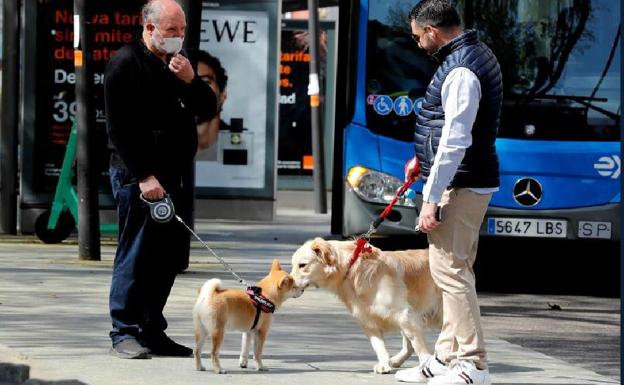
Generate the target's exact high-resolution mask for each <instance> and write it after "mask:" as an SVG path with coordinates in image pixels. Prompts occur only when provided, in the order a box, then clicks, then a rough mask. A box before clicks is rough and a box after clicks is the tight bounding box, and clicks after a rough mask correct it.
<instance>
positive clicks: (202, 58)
mask: <svg viewBox="0 0 624 385" xmlns="http://www.w3.org/2000/svg"><path fill="white" fill-rule="evenodd" d="M194 59H195V60H196V61H197V63H204V64H206V65H207V66H208V67H210V68H212V70H213V71H214V73H215V76H216V78H217V79H216V81H217V86H218V87H219V90H221V91H223V90H224V89H225V87H227V81H228V76H227V73H226V72H225V68H223V66H222V65H221V61H220V60H219V59H217V58H216V57H214V56H212V55H211V54H209V53H208V52H206V51H202V50H197V51H196V52H195V57H194Z"/></svg>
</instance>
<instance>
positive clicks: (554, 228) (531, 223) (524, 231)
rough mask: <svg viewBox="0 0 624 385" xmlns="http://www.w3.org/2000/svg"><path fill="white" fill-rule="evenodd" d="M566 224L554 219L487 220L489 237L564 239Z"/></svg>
mask: <svg viewBox="0 0 624 385" xmlns="http://www.w3.org/2000/svg"><path fill="white" fill-rule="evenodd" d="M567 230H568V222H567V221H561V220H556V219H531V218H488V229H487V232H488V234H489V235H507V236H511V237H543V238H565V237H566V236H567Z"/></svg>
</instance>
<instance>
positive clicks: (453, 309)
mask: <svg viewBox="0 0 624 385" xmlns="http://www.w3.org/2000/svg"><path fill="white" fill-rule="evenodd" d="M491 197H492V194H491V193H490V194H477V193H475V192H473V191H471V190H469V189H467V188H459V189H451V190H446V191H445V192H444V194H443V195H442V200H441V201H440V203H439V206H441V207H442V209H441V210H442V222H441V223H440V225H439V226H438V227H437V228H436V229H435V230H433V231H431V232H430V233H429V234H428V239H429V264H430V266H431V274H432V276H433V280H434V282H435V283H436V285H438V287H439V288H440V289H441V290H442V304H443V312H444V314H443V324H442V330H441V332H440V336H439V337H438V340H437V342H436V347H435V349H436V354H437V356H438V358H439V359H440V360H442V361H444V362H450V361H451V360H453V359H462V360H472V361H474V363H475V365H476V366H477V367H478V368H480V369H485V368H487V357H486V351H485V342H484V339H483V331H482V329H481V313H480V311H479V303H478V302H477V292H476V289H475V274H474V271H473V269H472V266H473V264H474V261H475V258H476V255H477V245H478V243H479V228H480V227H481V223H482V222H483V218H484V216H485V212H486V210H487V207H488V204H489V202H490V198H491Z"/></svg>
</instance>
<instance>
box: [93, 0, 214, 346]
mask: <svg viewBox="0 0 624 385" xmlns="http://www.w3.org/2000/svg"><path fill="white" fill-rule="evenodd" d="M185 28H186V17H185V14H184V11H183V10H182V7H181V6H180V4H179V3H178V2H176V1H174V0H151V1H149V2H148V3H147V4H146V5H145V6H144V8H143V33H142V36H141V39H140V40H139V41H136V42H134V43H133V44H130V45H127V46H125V47H123V48H121V49H120V50H119V51H117V53H116V54H115V56H114V57H113V58H112V59H111V61H110V62H109V63H108V65H107V67H106V71H105V81H104V94H105V96H104V97H105V103H106V119H107V121H106V123H107V132H108V136H109V147H110V149H111V161H110V179H111V186H112V190H113V196H114V198H115V201H116V203H117V209H118V217H119V245H118V248H117V253H116V255H115V262H114V267H113V277H112V282H111V289H110V315H111V319H112V324H113V328H112V330H111V332H110V337H111V340H112V344H113V347H112V350H111V352H112V353H113V354H114V355H116V356H118V357H121V358H148V356H149V354H154V355H167V356H189V355H191V353H192V351H191V349H189V348H187V347H185V346H182V345H180V344H177V343H176V342H174V341H173V340H171V339H170V338H169V337H168V336H167V335H166V334H165V329H166V328H167V321H166V320H165V317H164V316H163V309H164V307H165V304H166V302H167V298H168V297H169V293H170V291H171V288H172V286H173V283H174V280H175V276H176V274H177V273H178V272H179V271H181V270H183V269H184V268H186V266H187V264H188V255H189V248H190V239H189V234H188V233H187V231H186V229H184V227H183V226H181V225H180V224H179V223H177V222H176V221H171V222H167V223H158V222H156V221H154V220H152V218H151V216H150V211H149V208H148V205H147V204H146V203H145V202H143V200H142V199H141V198H143V199H144V200H147V201H157V200H160V199H162V198H163V197H165V196H169V197H170V198H171V200H172V201H173V202H174V203H175V211H176V213H177V214H178V215H179V216H180V217H181V218H182V219H184V220H185V221H189V220H190V217H191V208H192V201H193V198H194V191H193V187H194V184H193V172H192V170H193V161H194V159H193V158H194V156H195V152H196V149H197V131H196V125H195V122H196V119H198V118H199V119H204V120H206V119H210V118H211V117H213V116H214V115H215V114H216V111H217V100H216V96H215V94H214V92H213V91H212V90H211V89H210V87H209V86H208V85H207V84H206V83H204V82H203V81H202V80H201V79H200V78H199V77H198V76H196V74H195V72H194V70H193V68H192V66H191V64H190V63H189V61H188V59H187V58H186V57H185V56H184V55H183V54H182V53H181V51H182V43H183V40H184V32H185Z"/></svg>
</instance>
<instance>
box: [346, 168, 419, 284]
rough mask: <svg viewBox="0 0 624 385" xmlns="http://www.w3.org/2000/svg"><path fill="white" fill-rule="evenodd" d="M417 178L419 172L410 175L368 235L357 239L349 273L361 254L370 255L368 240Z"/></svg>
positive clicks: (375, 221)
mask: <svg viewBox="0 0 624 385" xmlns="http://www.w3.org/2000/svg"><path fill="white" fill-rule="evenodd" d="M417 176H418V171H416V172H415V173H414V172H412V173H411V174H410V176H409V177H408V179H407V181H406V182H405V183H403V186H401V187H400V188H399V189H398V190H397V192H396V194H394V198H392V200H391V201H390V203H389V204H388V206H386V208H385V209H384V211H382V212H381V214H379V217H378V218H377V219H375V220H374V221H373V222H372V223H371V225H370V228H369V229H368V231H367V232H366V234H364V235H362V236H361V237H359V238H357V239H356V241H355V249H354V250H353V254H352V255H351V259H350V260H349V267H348V268H347V272H348V271H349V270H350V269H351V266H353V264H354V263H355V261H357V259H358V258H359V257H360V254H362V252H366V253H369V252H371V251H372V250H373V249H372V247H371V246H370V245H368V240H369V239H370V236H371V235H372V234H373V233H375V231H377V228H378V227H379V225H381V223H382V222H383V221H384V219H386V217H387V216H388V215H389V214H390V211H392V207H394V205H395V204H396V202H397V200H399V197H400V196H401V195H403V194H404V193H405V191H406V190H407V188H408V187H409V186H411V185H412V183H414V182H415V181H416V178H417Z"/></svg>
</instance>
